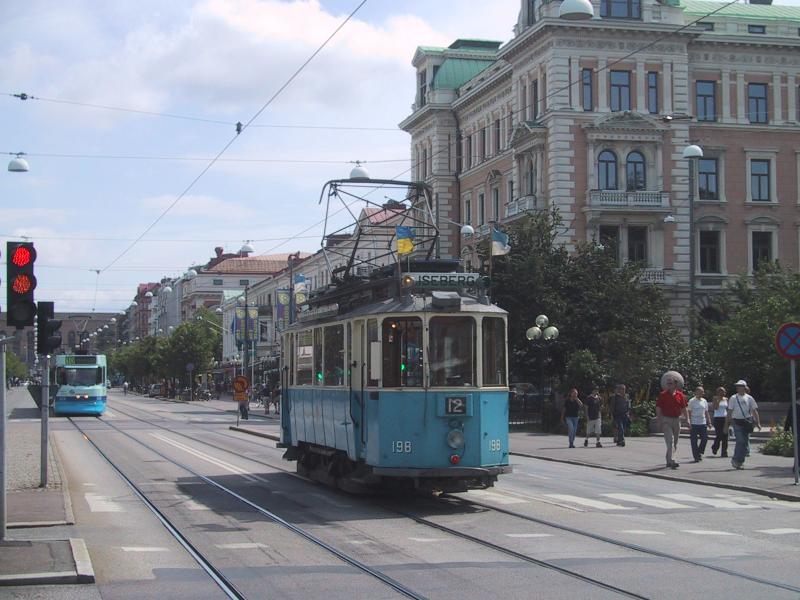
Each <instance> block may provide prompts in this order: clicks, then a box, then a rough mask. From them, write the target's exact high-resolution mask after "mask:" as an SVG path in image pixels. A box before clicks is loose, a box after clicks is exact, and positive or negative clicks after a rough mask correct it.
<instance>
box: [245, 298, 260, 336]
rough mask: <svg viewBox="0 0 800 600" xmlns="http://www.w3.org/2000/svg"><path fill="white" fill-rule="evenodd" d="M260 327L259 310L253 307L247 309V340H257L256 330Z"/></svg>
mask: <svg viewBox="0 0 800 600" xmlns="http://www.w3.org/2000/svg"><path fill="white" fill-rule="evenodd" d="M257 325H258V308H257V307H255V306H251V307H250V308H248V309H247V339H248V340H254V339H256V328H257Z"/></svg>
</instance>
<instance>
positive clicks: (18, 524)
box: [6, 521, 75, 529]
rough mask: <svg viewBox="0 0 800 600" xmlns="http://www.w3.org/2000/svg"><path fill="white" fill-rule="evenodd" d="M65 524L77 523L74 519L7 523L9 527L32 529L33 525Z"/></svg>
mask: <svg viewBox="0 0 800 600" xmlns="http://www.w3.org/2000/svg"><path fill="white" fill-rule="evenodd" d="M65 525H75V523H74V522H73V521H16V522H14V523H7V524H6V527H7V528H8V529H30V528H32V527H63V526H65Z"/></svg>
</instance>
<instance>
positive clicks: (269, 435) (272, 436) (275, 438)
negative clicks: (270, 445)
mask: <svg viewBox="0 0 800 600" xmlns="http://www.w3.org/2000/svg"><path fill="white" fill-rule="evenodd" d="M228 429H230V430H231V431H238V432H239V433H246V434H248V435H254V436H256V437H261V438H265V439H268V440H272V441H273V442H280V441H281V437H280V436H279V435H275V434H273V433H261V432H260V431H253V430H252V429H245V428H244V427H237V426H236V425H231V426H230V427H228Z"/></svg>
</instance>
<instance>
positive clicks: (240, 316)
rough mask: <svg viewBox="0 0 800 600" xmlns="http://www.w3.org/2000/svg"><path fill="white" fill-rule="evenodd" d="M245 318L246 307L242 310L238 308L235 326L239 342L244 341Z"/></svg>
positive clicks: (235, 314)
mask: <svg viewBox="0 0 800 600" xmlns="http://www.w3.org/2000/svg"><path fill="white" fill-rule="evenodd" d="M244 317H245V312H244V307H242V308H238V307H237V308H236V309H235V311H234V325H233V327H234V331H235V335H236V341H237V342H243V341H244Z"/></svg>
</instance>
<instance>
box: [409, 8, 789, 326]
mask: <svg viewBox="0 0 800 600" xmlns="http://www.w3.org/2000/svg"><path fill="white" fill-rule="evenodd" d="M594 5H595V6H594V8H595V18H594V19H591V20H588V21H565V20H560V19H559V18H558V8H559V3H558V2H543V1H541V0H534V1H528V0H523V1H522V2H521V8H520V13H519V19H518V22H517V24H516V26H515V28H514V37H513V38H512V39H511V40H510V41H508V42H506V43H505V44H501V43H500V42H489V41H483V40H456V42H455V43H453V44H452V45H451V46H450V47H448V48H432V47H424V46H422V47H419V48H418V49H417V51H416V53H415V55H414V58H413V62H412V64H413V65H414V67H415V68H416V97H415V101H414V105H413V109H412V114H411V115H410V116H408V117H407V118H406V119H405V120H404V121H403V122H402V123H401V127H402V128H403V129H404V130H405V131H408V132H409V133H410V134H411V137H412V140H411V154H412V161H413V163H414V165H415V172H414V177H415V178H416V179H420V180H425V181H426V182H427V183H429V184H430V185H431V186H432V187H433V189H434V193H435V198H436V201H437V203H438V209H439V214H440V215H441V217H442V218H443V220H442V226H443V227H442V229H443V236H444V240H443V243H442V250H443V254H449V255H457V253H458V252H459V250H460V242H461V240H460V239H459V227H458V226H457V225H449V224H447V223H446V221H444V219H450V220H452V221H455V222H457V223H470V224H472V225H473V226H474V227H475V229H476V232H477V234H478V235H485V234H487V233H488V231H489V226H490V225H489V224H490V223H491V222H493V221H497V222H500V223H504V222H508V221H510V220H513V219H514V218H516V217H518V216H519V215H520V214H523V213H524V212H525V211H526V210H542V209H548V208H550V207H557V208H558V210H559V212H560V214H561V216H562V218H563V219H564V224H565V229H564V231H563V233H562V234H561V237H560V242H561V243H564V244H565V245H566V246H567V247H574V245H575V244H576V243H577V242H579V241H592V240H595V241H597V242H598V243H602V244H603V245H604V246H605V247H607V248H609V249H610V251H613V252H615V253H616V257H617V259H618V260H619V261H620V263H624V262H627V261H639V262H642V263H643V264H644V265H645V267H646V271H645V278H646V280H648V281H651V282H653V283H654V284H658V285H662V286H664V289H665V292H666V293H667V296H668V297H669V299H670V302H671V308H672V312H673V318H674V320H675V322H676V324H677V325H679V326H682V327H684V328H686V326H687V324H688V321H687V314H688V311H687V307H688V304H689V287H690V277H689V268H690V265H689V263H690V258H689V257H690V244H689V240H690V217H689V215H690V211H689V168H690V161H689V160H687V159H684V158H683V150H684V148H685V147H686V146H687V145H689V144H696V145H699V146H700V147H701V148H702V150H703V153H704V156H703V158H702V159H694V160H695V162H694V163H693V165H694V169H695V172H696V177H694V189H693V197H694V198H695V201H694V209H695V210H694V219H693V230H694V241H695V261H694V265H693V266H692V268H693V269H694V274H695V277H694V281H695V289H696V300H695V302H696V306H697V308H698V309H699V310H703V309H704V308H705V307H706V306H707V305H708V301H709V297H710V296H711V295H713V294H714V293H718V292H719V290H721V288H722V285H723V283H724V282H725V281H726V280H727V279H728V278H730V277H732V276H734V275H738V274H751V273H752V272H753V269H754V267H756V266H757V264H758V263H759V262H760V261H764V260H770V261H775V260H777V261H780V262H781V263H782V264H784V265H788V266H791V267H792V268H795V269H797V268H798V264H800V219H798V217H800V210H798V208H800V187H799V185H798V180H800V115H799V114H798V112H800V101H799V99H798V95H799V94H800V88H798V85H800V7H789V6H771V5H764V4H734V5H731V6H728V7H726V8H724V9H723V10H720V11H719V12H716V13H715V14H713V15H709V13H711V12H712V11H715V10H717V9H720V8H721V7H723V6H724V4H723V3H720V2H706V1H703V0H682V1H681V2H680V4H679V3H678V2H677V1H675V0H665V1H664V2H659V1H657V0H626V1H617V0H598V1H597V2H595V3H594ZM695 21H697V22H696V23H695Z"/></svg>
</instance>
